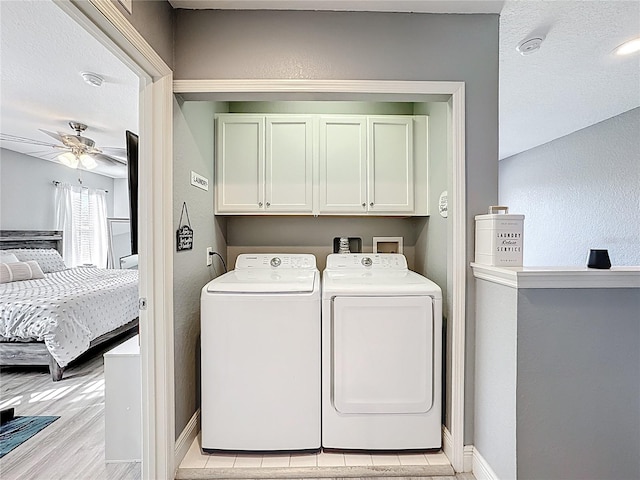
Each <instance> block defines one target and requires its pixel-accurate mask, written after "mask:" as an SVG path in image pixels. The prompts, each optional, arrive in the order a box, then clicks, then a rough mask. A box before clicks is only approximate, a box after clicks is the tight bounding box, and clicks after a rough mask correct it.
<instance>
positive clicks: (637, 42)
mask: <svg viewBox="0 0 640 480" xmlns="http://www.w3.org/2000/svg"><path fill="white" fill-rule="evenodd" d="M638 51H640V37H638V38H634V39H633V40H629V41H628V42H625V43H623V44H622V45H619V46H618V47H617V48H616V49H615V50H614V53H615V54H616V55H619V56H621V55H631V54H632V53H636V52H638Z"/></svg>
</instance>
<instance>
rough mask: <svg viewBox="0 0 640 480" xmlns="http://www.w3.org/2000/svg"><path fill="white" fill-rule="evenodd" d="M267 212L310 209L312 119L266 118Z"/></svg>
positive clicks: (311, 199) (288, 116)
mask: <svg viewBox="0 0 640 480" xmlns="http://www.w3.org/2000/svg"><path fill="white" fill-rule="evenodd" d="M266 152H267V153H266V162H265V165H266V169H265V170H266V171H265V208H266V211H267V212H306V213H312V211H313V196H312V192H313V119H312V118H311V117H298V116H293V115H285V116H278V117H275V116H267V117H266Z"/></svg>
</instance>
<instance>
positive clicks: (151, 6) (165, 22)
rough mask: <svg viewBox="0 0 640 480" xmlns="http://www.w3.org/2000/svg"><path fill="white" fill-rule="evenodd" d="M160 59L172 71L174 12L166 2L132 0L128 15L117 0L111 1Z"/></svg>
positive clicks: (161, 0)
mask: <svg viewBox="0 0 640 480" xmlns="http://www.w3.org/2000/svg"><path fill="white" fill-rule="evenodd" d="M111 3H113V4H114V5H115V6H116V7H118V10H120V11H121V12H122V13H123V14H124V16H125V17H126V18H127V19H128V20H129V22H131V25H133V26H134V27H135V29H136V30H138V32H139V33H140V35H142V36H143V37H144V39H145V40H146V41H147V42H148V43H149V45H151V47H152V48H153V49H154V50H155V52H156V53H157V54H158V55H160V58H162V60H164V62H165V63H166V64H167V65H168V66H169V68H171V69H173V66H174V64H173V26H174V18H175V15H174V11H173V7H172V6H171V4H170V3H169V2H168V1H167V0H133V8H132V9H131V13H129V12H128V11H127V10H126V9H125V8H124V7H123V6H122V4H120V2H119V1H118V0H111Z"/></svg>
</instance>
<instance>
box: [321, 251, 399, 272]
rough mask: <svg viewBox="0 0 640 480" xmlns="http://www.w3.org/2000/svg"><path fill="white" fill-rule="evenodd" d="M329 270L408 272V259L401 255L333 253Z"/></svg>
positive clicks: (329, 260) (328, 260) (328, 265)
mask: <svg viewBox="0 0 640 480" xmlns="http://www.w3.org/2000/svg"><path fill="white" fill-rule="evenodd" d="M327 270H407V259H406V258H405V256H404V255H402V254H400V253H351V254H344V255H341V254H339V253H333V254H331V255H329V256H328V257H327Z"/></svg>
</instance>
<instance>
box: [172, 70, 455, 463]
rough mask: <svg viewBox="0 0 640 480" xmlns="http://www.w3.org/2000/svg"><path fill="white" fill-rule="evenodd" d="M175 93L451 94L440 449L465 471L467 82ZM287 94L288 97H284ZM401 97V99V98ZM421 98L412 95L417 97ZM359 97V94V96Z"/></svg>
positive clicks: (240, 84)
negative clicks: (447, 362)
mask: <svg viewBox="0 0 640 480" xmlns="http://www.w3.org/2000/svg"><path fill="white" fill-rule="evenodd" d="M173 91H174V93H177V94H213V95H212V97H213V96H214V95H221V96H223V98H225V99H229V98H230V97H233V98H236V97H238V98H241V97H242V95H247V96H255V95H258V96H260V99H261V100H264V99H265V98H263V96H264V97H266V99H268V96H269V95H277V98H278V100H282V99H283V98H286V99H288V100H290V99H294V98H295V96H296V95H302V96H304V99H307V100H308V99H309V98H316V99H317V97H318V94H320V95H325V94H328V95H337V96H339V97H340V98H341V99H345V98H346V99H348V98H349V95H353V96H357V95H360V96H362V95H370V94H373V95H384V96H385V98H392V99H393V100H392V101H406V98H413V100H412V101H429V96H432V95H441V96H442V95H446V96H450V97H449V114H450V118H451V123H452V125H451V134H452V139H451V143H452V144H451V157H452V164H451V165H450V172H451V178H450V180H449V185H448V192H449V195H448V197H449V217H448V218H449V221H450V222H451V226H450V228H449V230H448V231H449V235H450V237H449V238H450V241H449V245H451V249H449V250H448V251H447V255H448V265H449V266H450V272H451V281H450V282H451V283H450V290H449V291H450V292H451V302H452V304H451V310H450V319H449V320H450V324H449V325H450V328H449V331H450V332H451V335H452V348H451V366H450V368H451V370H452V371H451V383H452V384H451V399H450V404H449V405H448V411H449V412H450V419H451V425H450V427H451V429H450V430H449V429H447V428H444V445H443V446H444V451H445V453H446V454H447V456H448V457H449V460H450V461H451V464H452V466H453V468H454V469H455V470H456V471H457V472H462V471H464V383H465V368H464V367H465V293H466V272H467V260H466V176H465V84H464V82H427V81H384V80H380V81H377V80H297V79H296V80H267V79H239V80H175V81H174V82H173ZM287 95H289V97H287ZM403 97H405V98H403ZM421 97H423V99H422V100H416V98H421ZM359 98H360V97H359Z"/></svg>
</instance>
